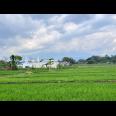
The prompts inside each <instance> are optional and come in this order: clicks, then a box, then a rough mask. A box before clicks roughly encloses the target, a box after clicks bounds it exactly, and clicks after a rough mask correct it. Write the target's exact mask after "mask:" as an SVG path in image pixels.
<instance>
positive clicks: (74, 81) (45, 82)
mask: <svg viewBox="0 0 116 116" xmlns="http://www.w3.org/2000/svg"><path fill="white" fill-rule="evenodd" d="M109 82H113V83H116V80H70V81H64V80H50V81H27V82H26V81H25V82H0V84H33V83H40V84H47V83H109Z"/></svg>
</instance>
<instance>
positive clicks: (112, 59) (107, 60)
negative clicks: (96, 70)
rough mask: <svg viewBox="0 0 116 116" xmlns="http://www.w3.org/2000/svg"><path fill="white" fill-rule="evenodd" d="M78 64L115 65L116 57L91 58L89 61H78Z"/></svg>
mask: <svg viewBox="0 0 116 116" xmlns="http://www.w3.org/2000/svg"><path fill="white" fill-rule="evenodd" d="M78 63H79V64H98V63H106V64H115V63H116V55H112V56H108V55H105V56H91V57H89V58H87V59H80V60H78Z"/></svg>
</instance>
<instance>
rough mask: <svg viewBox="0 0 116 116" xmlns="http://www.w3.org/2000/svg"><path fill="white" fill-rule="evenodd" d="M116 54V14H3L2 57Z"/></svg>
mask: <svg viewBox="0 0 116 116" xmlns="http://www.w3.org/2000/svg"><path fill="white" fill-rule="evenodd" d="M11 54H15V55H22V56H23V57H27V58H34V57H35V58H36V57H39V58H54V59H61V58H62V57H64V56H67V57H73V58H75V59H80V58H84V59H85V58H88V57H90V56H92V55H100V56H103V55H106V54H108V55H115V54H116V15H115V14H0V58H2V57H9V56H10V55H11Z"/></svg>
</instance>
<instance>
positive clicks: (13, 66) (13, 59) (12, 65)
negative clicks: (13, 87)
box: [10, 55, 17, 70]
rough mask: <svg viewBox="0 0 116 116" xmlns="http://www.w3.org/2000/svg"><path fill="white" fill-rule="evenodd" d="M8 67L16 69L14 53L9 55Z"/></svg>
mask: <svg viewBox="0 0 116 116" xmlns="http://www.w3.org/2000/svg"><path fill="white" fill-rule="evenodd" d="M10 60H11V61H10V67H11V69H12V70H16V69H17V67H16V61H15V56H14V55H11V56H10Z"/></svg>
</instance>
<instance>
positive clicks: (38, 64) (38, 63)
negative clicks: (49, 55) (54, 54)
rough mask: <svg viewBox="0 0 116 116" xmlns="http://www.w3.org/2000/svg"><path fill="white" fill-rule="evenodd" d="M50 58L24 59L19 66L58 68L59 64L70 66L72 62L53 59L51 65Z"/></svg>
mask: <svg viewBox="0 0 116 116" xmlns="http://www.w3.org/2000/svg"><path fill="white" fill-rule="evenodd" d="M48 62H49V60H43V61H32V62H29V61H24V62H21V63H20V64H18V65H17V66H18V67H22V68H27V67H29V68H58V65H62V66H69V65H70V63H68V62H59V61H53V63H52V64H51V65H49V64H48Z"/></svg>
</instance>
